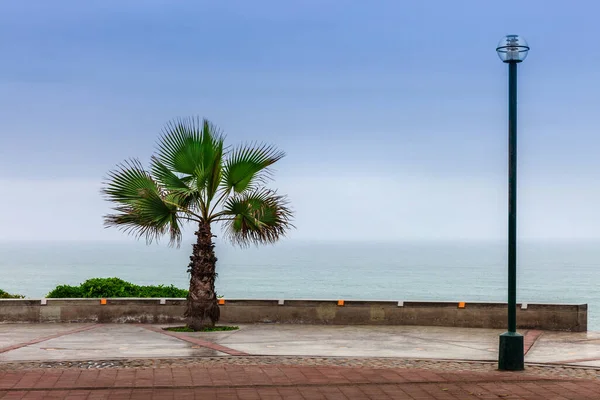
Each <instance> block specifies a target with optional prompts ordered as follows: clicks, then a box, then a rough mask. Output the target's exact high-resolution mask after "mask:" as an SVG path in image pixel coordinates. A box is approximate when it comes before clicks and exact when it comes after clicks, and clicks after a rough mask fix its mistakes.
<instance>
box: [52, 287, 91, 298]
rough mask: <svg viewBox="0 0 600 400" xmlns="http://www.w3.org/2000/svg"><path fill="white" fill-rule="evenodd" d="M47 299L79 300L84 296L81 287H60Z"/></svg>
mask: <svg viewBox="0 0 600 400" xmlns="http://www.w3.org/2000/svg"><path fill="white" fill-rule="evenodd" d="M46 297H48V298H54V299H79V298H82V297H84V296H83V293H82V291H81V287H79V286H71V285H58V286H57V287H55V288H54V289H53V290H52V291H51V292H50V293H48V295H47V296H46Z"/></svg>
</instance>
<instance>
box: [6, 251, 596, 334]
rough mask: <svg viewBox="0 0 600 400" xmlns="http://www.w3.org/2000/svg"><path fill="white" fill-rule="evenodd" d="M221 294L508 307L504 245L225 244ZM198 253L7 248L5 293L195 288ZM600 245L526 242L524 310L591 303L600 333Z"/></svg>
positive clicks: (521, 259) (592, 321)
mask: <svg viewBox="0 0 600 400" xmlns="http://www.w3.org/2000/svg"><path fill="white" fill-rule="evenodd" d="M216 251H217V257H218V262H217V271H218V278H217V283H216V286H217V292H218V294H220V295H224V296H225V297H226V298H244V299H347V300H351V299H361V300H369V299H373V300H395V301H408V300H442V301H466V302H469V301H506V296H507V267H506V264H507V254H506V243H504V242H479V241H471V242H469V241H462V242H400V243H369V242H349V243H338V242H294V241H283V242H281V243H279V244H277V245H274V246H265V247H249V248H246V249H239V248H235V247H232V246H231V245H229V244H228V243H221V242H217V247H216ZM190 252H191V245H190V244H189V243H184V244H183V245H182V246H181V247H180V248H179V249H177V248H169V247H168V246H166V245H164V244H158V245H157V244H153V245H150V246H147V245H145V243H143V242H137V241H135V240H133V239H132V240H130V241H128V240H124V241H122V242H96V243H92V242H56V243H50V242H28V243H25V242H20V243H10V242H5V243H0V288H1V289H4V290H5V291H8V292H11V293H12V292H15V293H20V294H23V295H25V296H27V297H30V298H40V297H43V296H44V295H46V294H47V293H48V292H49V291H50V290H51V289H52V288H54V287H55V286H56V285H59V284H73V285H75V284H79V283H81V282H83V281H84V280H86V279H88V278H92V277H113V276H116V277H120V278H123V279H125V280H127V281H130V282H133V283H136V284H144V285H146V284H167V285H168V284H174V285H176V286H178V287H181V288H187V286H188V274H187V272H186V271H187V265H188V263H189V256H190ZM598 283H600V243H591V242H585V243H584V242H558V241H552V242H550V241H548V242H523V243H520V244H519V252H518V283H517V285H518V289H517V301H519V302H527V303H535V302H542V303H578V304H582V303H587V304H588V305H589V314H588V315H589V321H588V324H589V329H590V330H600V311H598V310H600V293H599V290H598Z"/></svg>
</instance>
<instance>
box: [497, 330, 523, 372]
mask: <svg viewBox="0 0 600 400" xmlns="http://www.w3.org/2000/svg"><path fill="white" fill-rule="evenodd" d="M498 369H499V370H501V371H523V370H524V369H525V355H524V351H523V335H521V334H520V333H517V332H504V333H503V334H502V335H500V352H499V353H498Z"/></svg>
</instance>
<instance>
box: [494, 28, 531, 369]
mask: <svg viewBox="0 0 600 400" xmlns="http://www.w3.org/2000/svg"><path fill="white" fill-rule="evenodd" d="M496 51H497V52H498V56H499V57H500V59H501V60H502V61H503V62H505V63H507V64H508V332H505V333H503V334H501V335H500V350H499V354H498V369H500V370H503V371H521V370H523V369H524V368H525V361H524V357H525V356H524V351H523V335H521V334H519V333H517V64H519V63H520V62H522V61H523V60H525V58H526V57H527V52H528V51H529V46H528V45H527V42H526V41H525V39H523V38H522V37H520V36H518V35H507V36H506V37H504V38H502V40H500V43H498V47H497V48H496Z"/></svg>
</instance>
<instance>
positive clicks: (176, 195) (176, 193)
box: [151, 156, 200, 209]
mask: <svg viewBox="0 0 600 400" xmlns="http://www.w3.org/2000/svg"><path fill="white" fill-rule="evenodd" d="M151 170H152V177H153V178H154V179H156V181H158V183H160V185H161V186H162V187H163V188H164V190H165V191H166V192H167V193H168V194H169V197H170V201H172V202H175V203H177V204H179V205H180V206H181V207H182V208H186V209H188V208H189V209H193V208H195V205H196V202H197V200H198V199H199V198H200V192H199V191H198V189H197V188H196V187H195V185H190V183H193V177H179V176H177V175H176V174H174V173H173V172H172V171H171V170H170V169H169V168H168V167H167V166H166V165H165V164H163V163H162V162H161V161H160V160H159V159H158V158H157V157H156V156H152V159H151Z"/></svg>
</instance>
